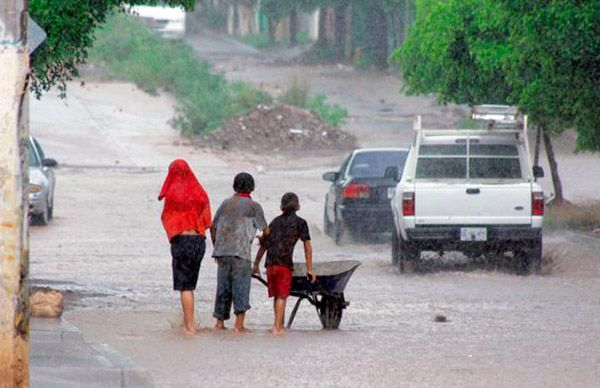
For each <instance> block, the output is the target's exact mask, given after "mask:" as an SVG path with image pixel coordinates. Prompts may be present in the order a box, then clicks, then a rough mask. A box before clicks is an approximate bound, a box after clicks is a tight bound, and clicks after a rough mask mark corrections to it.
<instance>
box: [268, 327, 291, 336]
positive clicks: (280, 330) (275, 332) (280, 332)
mask: <svg viewBox="0 0 600 388" xmlns="http://www.w3.org/2000/svg"><path fill="white" fill-rule="evenodd" d="M286 332H287V330H286V329H284V328H281V329H276V328H273V329H272V330H271V334H273V335H283V334H285V333H286Z"/></svg>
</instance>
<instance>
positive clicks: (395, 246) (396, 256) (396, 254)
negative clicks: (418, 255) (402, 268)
mask: <svg viewBox="0 0 600 388" xmlns="http://www.w3.org/2000/svg"><path fill="white" fill-rule="evenodd" d="M399 244H400V242H399V241H398V233H396V230H395V229H394V230H393V231H392V265H393V266H394V267H396V266H398V260H399V258H400V250H399V246H398V245H399Z"/></svg>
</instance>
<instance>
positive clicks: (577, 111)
mask: <svg viewBox="0 0 600 388" xmlns="http://www.w3.org/2000/svg"><path fill="white" fill-rule="evenodd" d="M599 20H600V3H598V2H594V1H580V2H572V1H567V0H552V1H551V0H544V1H538V2H535V3H532V2H530V1H527V0H502V1H494V0H461V1H459V0H447V1H441V0H419V1H417V20H416V23H415V24H414V25H413V27H412V28H411V30H410V33H409V36H408V39H407V41H406V42H405V44H404V45H403V46H402V47H401V48H399V49H398V50H396V52H395V53H394V55H393V58H394V60H395V61H396V62H398V63H399V66H400V71H401V73H402V75H403V76H404V80H405V89H406V91H407V92H409V93H431V92H434V93H437V94H438V96H439V99H440V101H442V102H450V101H452V102H456V103H468V104H476V103H508V104H516V105H517V106H519V108H520V109H521V110H522V111H523V112H525V113H528V114H529V115H530V118H531V120H532V121H533V123H534V124H536V125H537V126H538V127H540V128H541V129H542V130H543V133H544V143H545V145H546V151H547V153H548V159H549V163H550V167H551V170H552V177H553V182H554V187H555V194H556V201H557V202H558V203H561V202H562V201H563V198H562V185H561V183H560V179H559V176H558V171H557V165H556V160H555V158H554V154H553V149H552V142H551V140H550V137H549V136H550V135H556V134H558V133H560V132H561V131H562V130H564V128H567V127H569V126H574V127H576V129H577V134H578V138H577V139H578V140H577V146H578V148H579V149H580V150H593V151H598V150H600V112H599V110H600V108H599V107H598V102H599V101H600V90H599V88H598V87H597V85H599V84H600V57H598V52H600V30H599V29H600V23H598V21H599Z"/></svg>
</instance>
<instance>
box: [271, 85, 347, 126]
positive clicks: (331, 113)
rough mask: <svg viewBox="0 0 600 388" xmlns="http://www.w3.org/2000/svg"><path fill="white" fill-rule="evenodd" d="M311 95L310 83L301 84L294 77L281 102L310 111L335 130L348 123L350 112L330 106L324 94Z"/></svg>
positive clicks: (280, 99)
mask: <svg viewBox="0 0 600 388" xmlns="http://www.w3.org/2000/svg"><path fill="white" fill-rule="evenodd" d="M309 95H310V83H309V82H308V81H307V80H304V81H302V82H301V81H300V80H299V79H298V77H294V78H292V82H291V83H290V84H289V86H288V88H287V89H286V90H285V91H284V92H283V94H282V95H281V96H280V97H279V101H281V102H284V103H286V104H289V105H294V106H297V107H300V108H305V109H308V110H310V111H311V112H312V113H314V114H315V115H317V116H318V117H319V118H320V119H321V120H323V121H325V122H326V123H328V124H329V125H331V126H332V127H334V128H339V127H340V126H342V125H343V124H345V123H346V118H347V117H348V111H347V110H346V109H345V108H342V107H341V106H339V105H335V104H333V105H331V104H328V103H327V96H326V95H325V94H323V93H319V94H316V95H314V96H313V97H310V98H309Z"/></svg>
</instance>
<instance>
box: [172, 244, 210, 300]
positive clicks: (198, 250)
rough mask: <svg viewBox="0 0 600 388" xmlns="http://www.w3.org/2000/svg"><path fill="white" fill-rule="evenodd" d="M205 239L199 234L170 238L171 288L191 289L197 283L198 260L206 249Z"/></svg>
mask: <svg viewBox="0 0 600 388" xmlns="http://www.w3.org/2000/svg"><path fill="white" fill-rule="evenodd" d="M205 240H206V239H205V238H204V237H203V236H199V235H182V234H180V235H177V236H175V237H173V239H172V240H171V256H173V261H172V266H173V289H174V290H178V291H192V290H195V289H196V284H197V283H198V272H199V271H200V262H202V258H203V257H204V251H205V250H206V241H205Z"/></svg>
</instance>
